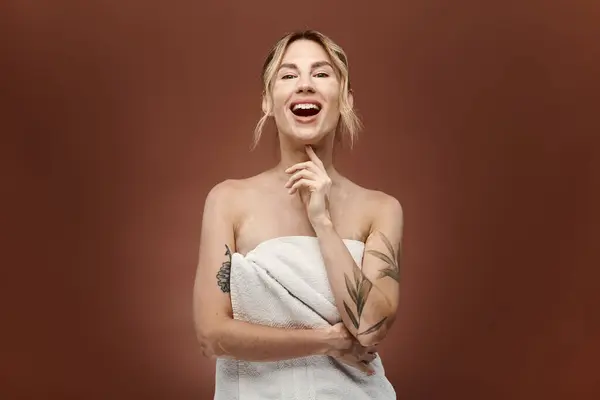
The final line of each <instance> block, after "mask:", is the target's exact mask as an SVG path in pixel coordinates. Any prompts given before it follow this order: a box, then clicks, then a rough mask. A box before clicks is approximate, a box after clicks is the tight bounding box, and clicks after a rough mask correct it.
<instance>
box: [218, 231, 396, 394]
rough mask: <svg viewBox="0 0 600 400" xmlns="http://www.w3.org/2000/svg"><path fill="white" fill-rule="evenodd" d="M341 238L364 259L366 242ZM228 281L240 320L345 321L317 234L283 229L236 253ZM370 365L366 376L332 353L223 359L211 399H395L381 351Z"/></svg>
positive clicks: (307, 324)
mask: <svg viewBox="0 0 600 400" xmlns="http://www.w3.org/2000/svg"><path fill="white" fill-rule="evenodd" d="M344 243H345V244H346V246H347V248H348V250H349V251H350V253H351V254H352V257H353V258H354V260H355V261H356V263H357V264H358V265H359V266H360V265H361V264H362V257H363V252H364V243H363V242H360V241H356V240H349V239H345V240H344ZM230 289H231V304H232V308H233V316H234V318H235V319H238V320H242V321H247V322H251V323H255V324H261V325H268V326H273V327H283V328H319V327H326V326H330V325H333V324H336V323H338V322H340V321H341V318H340V314H339V312H338V310H337V308H336V306H335V300H334V297H333V293H332V291H331V288H330V286H329V281H328V279H327V271H326V269H325V264H324V261H323V258H322V255H321V252H320V249H319V243H318V239H317V238H315V237H311V236H285V237H278V238H274V239H269V240H266V241H264V242H262V243H260V244H259V245H258V246H257V247H256V248H254V249H253V250H251V251H250V252H249V253H248V254H246V255H245V256H243V255H241V254H239V253H234V254H233V255H232V260H231V276H230ZM371 366H372V367H373V369H374V370H375V374H374V375H372V376H367V375H366V374H365V373H363V372H361V371H359V370H357V369H355V368H352V367H349V366H347V365H345V364H342V363H340V362H338V361H337V360H335V359H334V358H332V357H327V356H310V357H302V358H296V359H292V360H285V361H277V362H248V361H237V360H229V359H218V360H217V369H216V385H215V396H214V399H215V400H271V399H272V400H312V399H315V400H338V399H344V400H391V399H396V394H395V391H394V388H393V387H392V385H391V384H390V382H389V381H388V380H387V379H386V377H385V371H384V369H383V365H382V363H381V359H380V358H379V357H377V358H376V359H375V360H374V361H373V362H372V363H371Z"/></svg>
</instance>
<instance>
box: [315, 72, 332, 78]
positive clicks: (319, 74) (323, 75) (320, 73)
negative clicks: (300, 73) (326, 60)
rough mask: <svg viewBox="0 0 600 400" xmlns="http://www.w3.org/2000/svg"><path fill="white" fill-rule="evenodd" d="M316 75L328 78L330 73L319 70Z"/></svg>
mask: <svg viewBox="0 0 600 400" xmlns="http://www.w3.org/2000/svg"><path fill="white" fill-rule="evenodd" d="M315 76H316V77H317V78H327V77H328V76H329V75H328V74H327V73H325V72H319V73H317V74H315Z"/></svg>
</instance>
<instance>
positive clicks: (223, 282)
mask: <svg viewBox="0 0 600 400" xmlns="http://www.w3.org/2000/svg"><path fill="white" fill-rule="evenodd" d="M225 255H226V256H227V257H228V259H227V260H226V261H224V262H223V264H221V268H219V272H217V284H218V285H219V287H220V288H221V291H222V292H223V293H229V292H230V286H229V278H230V275H231V250H229V247H227V245H225Z"/></svg>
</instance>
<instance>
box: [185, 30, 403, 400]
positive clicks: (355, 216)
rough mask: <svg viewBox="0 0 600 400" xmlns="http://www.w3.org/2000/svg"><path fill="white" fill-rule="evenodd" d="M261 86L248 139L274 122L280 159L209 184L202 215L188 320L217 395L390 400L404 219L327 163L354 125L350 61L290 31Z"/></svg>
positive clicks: (310, 34) (328, 45)
mask: <svg viewBox="0 0 600 400" xmlns="http://www.w3.org/2000/svg"><path fill="white" fill-rule="evenodd" d="M263 83H264V92H263V101H262V108H263V111H264V116H263V118H262V119H261V120H260V122H259V123H258V126H257V129H256V131H255V141H254V143H255V144H256V143H257V142H258V140H259V139H260V135H261V133H262V128H263V125H264V123H265V122H266V121H267V120H268V119H269V118H272V119H273V120H274V122H275V125H276V127H277V133H278V140H279V147H280V152H281V154H280V162H279V164H278V165H276V166H275V167H274V168H272V169H269V170H267V171H265V172H263V173H261V174H259V175H256V176H253V177H250V178H247V179H241V180H226V181H224V182H221V183H219V184H217V185H216V186H215V187H214V188H213V189H212V190H211V191H210V193H209V194H208V196H207V199H206V203H205V209H204V214H203V222H202V233H201V243H200V250H199V263H198V270H197V275H196V281H195V287H194V310H195V311H194V313H195V314H194V318H195V321H196V329H197V333H198V338H199V341H200V345H201V348H202V350H203V352H204V354H205V355H206V356H209V357H214V358H217V384H216V394H215V399H238V398H250V399H259V398H260V399H288V398H290V399H292V398H294V399H295V398H315V399H341V398H343V397H345V398H351V399H363V398H364V399H392V398H395V393H394V390H393V388H392V386H391V385H390V384H389V382H388V381H387V379H386V378H385V373H384V370H383V367H382V365H381V360H380V359H379V358H378V357H377V355H376V352H375V346H377V345H378V344H379V343H381V341H382V340H383V339H384V338H385V336H386V334H387V332H388V330H389V329H390V327H391V326H392V324H393V322H394V319H395V314H396V308H397V305H398V293H399V287H398V286H399V268H398V261H397V260H398V253H399V250H400V245H401V236H402V225H403V215H402V208H401V205H400V204H399V202H398V201H397V200H396V199H395V198H393V197H391V196H389V195H387V194H385V193H382V192H379V191H373V190H368V189H365V188H362V187H360V186H358V185H357V184H355V183H353V182H351V181H350V180H349V179H347V178H345V177H344V176H342V175H341V174H340V173H339V172H338V171H337V170H336V169H335V167H334V166H333V163H332V153H333V148H334V144H335V142H336V140H337V139H339V138H340V136H341V135H346V136H347V138H349V139H350V141H351V142H352V141H353V140H354V138H355V136H356V133H357V130H358V128H359V125H360V123H359V120H358V118H357V116H356V114H355V113H354V109H353V94H352V91H351V89H350V83H349V79H348V65H347V58H346V56H345V54H344V51H343V50H342V49H341V48H340V47H339V46H337V45H336V44H335V43H334V42H332V41H331V40H330V39H329V38H327V37H326V36H324V35H322V34H321V33H319V32H316V31H303V32H296V33H292V34H289V35H287V36H285V37H283V38H282V39H281V40H280V41H278V42H277V44H276V45H275V46H274V48H273V49H272V51H271V52H270V54H269V56H268V58H267V60H266V62H265V65H264V68H263ZM292 254H293V256H292ZM305 259H306V260H309V261H306V262H305V263H303V260H305ZM265 260H268V261H265ZM294 268H295V269H294ZM238 270H239V271H241V272H239V273H238V275H236V271H238ZM290 271H292V272H290ZM321 272H322V274H323V275H318V274H319V273H321ZM278 274H279V275H278ZM315 274H316V275H315ZM230 276H231V277H230ZM236 276H237V277H236ZM314 276H321V277H322V278H319V279H314ZM215 277H216V278H215ZM234 277H235V278H234ZM305 277H308V278H305ZM265 282H266V283H265ZM307 282H308V283H309V284H307ZM320 285H323V286H320ZM311 291H312V292H311ZM248 293H250V294H248ZM303 293H308V295H306V296H304V297H303ZM246 294H247V295H246ZM244 296H246V297H244ZM263 296H265V297H264V299H263ZM259 297H260V298H261V299H260V300H257V299H258V298H259ZM327 301H328V302H327ZM292 302H294V303H293V305H292V306H289V307H288V308H285V307H287V306H284V303H285V304H292ZM319 302H321V303H319ZM328 305H330V306H331V307H333V310H334V312H331V311H332V310H331V309H328V308H327V307H328ZM282 310H284V311H282ZM286 310H287V311H286ZM323 310H325V311H323ZM281 312H283V313H286V312H289V313H290V315H292V314H293V316H291V317H290V316H286V315H283V318H280V320H279V321H277V315H280V316H281V315H282V314H281ZM278 313H279V314H278ZM261 315H264V316H265V317H264V318H262V317H261ZM302 318H306V321H309V322H303V321H304V320H302ZM273 321H275V322H273ZM310 321H312V322H310Z"/></svg>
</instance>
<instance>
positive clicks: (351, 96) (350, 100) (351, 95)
mask: <svg viewBox="0 0 600 400" xmlns="http://www.w3.org/2000/svg"><path fill="white" fill-rule="evenodd" d="M348 105H349V106H350V108H354V91H353V90H352V89H348Z"/></svg>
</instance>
